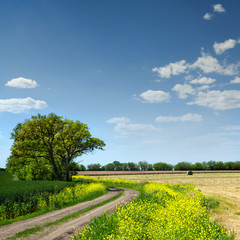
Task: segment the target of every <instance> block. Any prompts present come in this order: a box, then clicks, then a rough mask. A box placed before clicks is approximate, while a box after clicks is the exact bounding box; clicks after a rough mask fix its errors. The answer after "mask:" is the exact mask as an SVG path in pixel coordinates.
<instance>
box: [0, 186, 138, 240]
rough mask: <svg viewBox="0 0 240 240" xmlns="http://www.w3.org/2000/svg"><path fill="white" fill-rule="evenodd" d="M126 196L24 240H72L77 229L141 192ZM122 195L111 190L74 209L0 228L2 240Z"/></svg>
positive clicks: (70, 208) (128, 193) (45, 228)
mask: <svg viewBox="0 0 240 240" xmlns="http://www.w3.org/2000/svg"><path fill="white" fill-rule="evenodd" d="M123 190H124V194H123V195H122V196H120V197H119V198H117V199H116V200H114V201H111V202H109V203H107V204H105V205H103V206H100V207H97V208H94V209H92V210H90V211H88V212H86V213H84V214H82V215H81V216H80V217H79V218H76V219H70V220H69V221H68V222H65V223H62V224H60V225H57V226H54V227H44V229H43V231H40V232H38V233H36V234H33V235H30V236H28V237H26V238H24V239H31V240H39V239H44V240H53V239H70V237H71V236H72V235H73V234H74V233H75V231H76V229H79V228H82V227H84V226H85V225H87V224H88V223H89V222H90V220H91V219H92V218H96V217H99V216H101V215H103V214H104V213H105V212H111V211H113V210H114V209H116V206H117V205H119V204H123V203H124V204H126V203H128V202H129V201H131V200H133V199H135V198H136V197H137V196H138V195H139V192H138V191H135V190H132V189H123ZM119 194H120V191H119V190H116V189H110V192H108V193H107V194H105V195H103V196H101V197H99V198H96V199H94V200H91V201H88V202H84V203H79V204H77V205H74V206H72V207H67V208H64V209H61V210H56V211H53V212H50V213H47V214H44V215H41V216H38V217H35V218H32V219H28V220H24V221H20V222H16V223H13V224H10V225H6V226H2V227H0V239H1V240H3V239H7V238H8V237H12V236H14V235H15V234H16V233H18V232H22V231H24V230H26V229H29V228H33V227H35V226H37V225H38V226H43V225H44V224H45V223H47V222H54V221H56V220H58V219H60V218H62V217H64V216H67V215H70V214H72V213H74V212H77V211H81V210H84V209H86V208H88V207H91V206H94V205H97V204H99V203H101V202H104V201H106V200H109V199H111V198H113V197H115V196H117V195H119Z"/></svg>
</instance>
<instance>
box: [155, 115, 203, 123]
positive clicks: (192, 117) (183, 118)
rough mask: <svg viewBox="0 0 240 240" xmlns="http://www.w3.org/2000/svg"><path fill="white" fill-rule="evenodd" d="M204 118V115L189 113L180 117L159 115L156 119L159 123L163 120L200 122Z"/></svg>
mask: <svg viewBox="0 0 240 240" xmlns="http://www.w3.org/2000/svg"><path fill="white" fill-rule="evenodd" d="M202 120H203V117H202V115H200V114H196V113H187V114H184V115H182V116H180V117H173V116H159V117H157V118H156V119H155V121H156V122H158V123H163V122H200V121H202Z"/></svg>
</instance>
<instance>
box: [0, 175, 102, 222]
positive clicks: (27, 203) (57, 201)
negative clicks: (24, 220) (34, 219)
mask: <svg viewBox="0 0 240 240" xmlns="http://www.w3.org/2000/svg"><path fill="white" fill-rule="evenodd" d="M0 179H1V184H0V225H4V224H7V223H8V220H13V219H16V218H19V220H20V219H21V216H25V215H28V214H31V213H34V212H39V213H41V212H42V213H44V212H48V211H52V210H55V209H59V208H63V207H67V206H70V205H73V204H76V203H79V202H83V201H87V200H90V199H93V198H96V197H98V196H100V195H102V194H104V193H106V187H105V186H104V185H103V184H100V183H89V184H87V183H76V182H61V181H12V178H11V176H10V175H9V174H8V173H7V172H0ZM10 222H11V221H10ZM10 222H9V223H10Z"/></svg>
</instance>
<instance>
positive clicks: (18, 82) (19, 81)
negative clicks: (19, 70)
mask: <svg viewBox="0 0 240 240" xmlns="http://www.w3.org/2000/svg"><path fill="white" fill-rule="evenodd" d="M5 86H7V87H15V88H35V87H37V86H38V84H37V82H36V81H34V80H32V79H27V78H23V77H19V78H13V79H12V80H10V81H8V82H7V83H6V84H5Z"/></svg>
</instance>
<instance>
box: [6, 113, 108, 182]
mask: <svg viewBox="0 0 240 240" xmlns="http://www.w3.org/2000/svg"><path fill="white" fill-rule="evenodd" d="M12 139H13V140H14V143H13V146H12V148H11V155H10V157H9V159H8V163H7V168H8V169H9V171H11V172H12V173H13V174H16V175H17V176H18V177H20V178H22V179H49V178H52V179H57V180H66V181H69V180H70V176H69V171H70V169H71V164H73V163H74V159H75V158H76V157H78V156H81V155H83V154H86V153H89V152H93V151H94V150H95V149H101V150H103V147H104V146H105V143H104V142H103V141H102V140H100V139H98V138H94V137H92V136H91V133H90V131H89V129H88V126H87V124H84V123H81V122H80V121H73V120H68V119H63V117H61V116H57V115H56V114H54V113H51V114H49V115H48V116H46V115H40V114H38V115H37V116H32V117H31V119H27V120H25V121H24V122H23V123H19V124H17V126H16V127H15V128H14V129H13V132H12Z"/></svg>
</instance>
